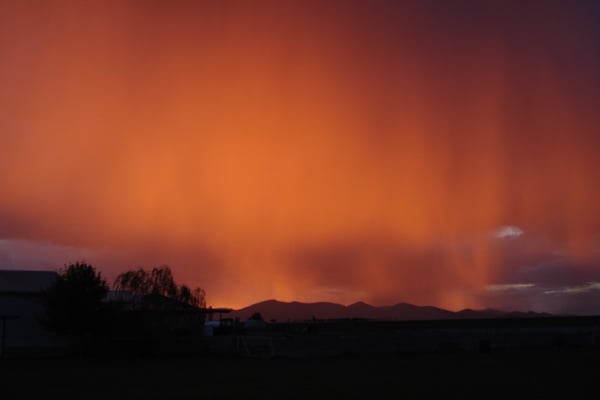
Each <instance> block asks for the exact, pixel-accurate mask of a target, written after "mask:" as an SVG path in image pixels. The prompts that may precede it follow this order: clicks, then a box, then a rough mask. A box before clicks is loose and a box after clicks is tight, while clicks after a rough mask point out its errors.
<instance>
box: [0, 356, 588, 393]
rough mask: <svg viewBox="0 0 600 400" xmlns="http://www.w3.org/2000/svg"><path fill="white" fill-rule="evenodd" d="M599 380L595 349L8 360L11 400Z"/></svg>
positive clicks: (563, 388)
mask: <svg viewBox="0 0 600 400" xmlns="http://www.w3.org/2000/svg"><path fill="white" fill-rule="evenodd" d="M599 380H600V354H598V353H596V352H595V351H594V352H592V351H590V350H589V349H588V350H585V349H568V350H553V351H548V352H512V353H498V352H497V353H493V352H492V353H489V354H481V353H475V352H469V353H457V354H436V353H427V354H395V355H377V356H375V355H364V356H343V357H330V358H310V359H285V358H272V359H256V358H240V357H194V358H192V357H189V358H187V357H178V358H162V359H158V358H147V359H144V358H138V359H131V358H130V359H89V358H88V359H80V358H60V359H50V358H46V359H4V360H0V390H1V391H0V398H2V399H25V398H31V399H40V398H54V399H56V398H59V399H60V398H81V399H115V398H116V399H203V398H210V399H229V398H246V399H248V398H277V399H306V398H319V399H321V398H331V399H348V398H350V399H364V398H373V397H374V396H376V397H378V398H423V397H424V396H428V397H430V396H434V398H435V397H443V398H464V397H478V398H482V399H489V398H498V399H500V398H503V399H504V398H508V397H518V398H520V397H523V396H535V398H540V397H542V396H550V395H552V396H553V397H554V396H555V395H558V396H568V398H576V399H577V398H584V397H589V396H590V395H591V394H593V393H595V391H596V390H597V385H598V381H599Z"/></svg>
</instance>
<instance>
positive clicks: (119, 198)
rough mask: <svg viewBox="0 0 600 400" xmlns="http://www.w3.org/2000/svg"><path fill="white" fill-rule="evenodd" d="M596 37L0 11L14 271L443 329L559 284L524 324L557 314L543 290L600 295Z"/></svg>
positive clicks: (531, 7)
mask: <svg viewBox="0 0 600 400" xmlns="http://www.w3.org/2000/svg"><path fill="white" fill-rule="evenodd" d="M599 15H600V12H599V10H598V7H597V6H594V5H593V4H592V3H589V4H588V3H584V2H581V3H578V6H577V7H574V6H573V7H571V6H569V5H567V4H566V3H561V2H548V3H545V4H544V6H541V5H540V4H539V3H537V2H518V1H514V2H512V1H499V2H497V4H494V2H486V3H485V4H481V3H478V2H472V1H459V2H455V3H454V2H453V4H446V2H442V1H415V2H410V1H406V2H392V1H388V2H386V1H375V2H364V1H362V2H361V1H306V2H298V1H169V2H163V1H98V2H78V1H64V2H52V4H50V3H49V2H36V1H34V2H29V1H18V2H17V1H0V57H1V58H0V88H2V90H1V91H0V155H1V157H0V170H1V171H3V172H2V174H0V239H2V240H4V247H2V246H0V263H1V262H2V261H4V264H6V266H7V267H11V268H25V267H28V265H26V264H27V262H25V261H23V260H25V258H24V256H23V255H22V254H23V252H24V251H25V250H23V249H25V248H26V249H28V250H27V252H35V251H39V252H40V253H39V254H40V257H38V258H37V260H40V261H39V263H38V264H39V266H44V265H49V264H52V265H55V264H56V262H57V261H56V259H58V258H59V256H60V257H63V259H62V260H59V261H58V266H60V265H62V264H63V263H64V262H68V261H70V260H72V259H73V258H74V257H78V256H79V254H80V252H81V251H84V253H85V255H86V258H87V259H88V261H90V262H91V263H93V264H94V265H96V266H97V267H98V268H100V269H101V270H102V271H103V272H104V273H105V275H106V276H107V277H109V278H110V279H113V278H114V276H115V274H116V273H119V272H122V271H124V270H126V269H129V268H133V267H136V266H146V267H152V266H155V265H159V264H165V263H166V264H169V265H170V266H171V267H172V269H173V270H174V273H175V276H176V279H177V280H178V281H180V282H185V283H188V284H190V285H199V286H202V287H204V288H205V289H206V291H207V299H208V303H209V304H213V305H216V306H221V305H227V306H233V307H240V306H244V305H248V304H250V303H253V302H257V301H260V300H264V299H267V298H277V299H280V300H301V301H318V300H326V301H336V302H340V303H344V304H348V303H351V302H354V301H358V300H363V301H367V302H371V303H373V304H392V303H396V302H399V301H407V302H412V303H415V304H420V305H425V304H428V305H437V306H441V307H446V308H449V309H459V308H463V307H473V308H476V307H484V306H490V305H493V306H500V307H501V306H511V307H512V306H515V307H517V306H519V305H518V304H517V305H513V304H509V303H506V302H505V300H506V299H505V298H504V297H502V296H500V297H498V296H496V297H493V296H492V297H490V290H489V289H490V288H495V289H493V290H491V291H492V292H495V291H496V289H497V288H499V287H500V286H494V285H500V284H504V285H509V284H523V282H525V281H523V279H524V275H523V274H524V272H523V271H529V269H531V268H534V267H536V266H540V265H541V266H542V267H540V268H542V269H543V268H545V267H543V266H544V265H547V264H548V263H551V264H552V265H556V264H557V263H559V264H560V265H561V268H562V269H561V271H562V272H560V274H563V275H564V276H565V277H564V278H561V279H564V281H561V280H560V279H558V280H556V279H554V280H552V279H549V278H548V276H549V275H552V278H554V277H555V276H556V272H555V271H554V272H552V271H550V272H548V273H547V274H538V275H536V277H535V278H533V277H531V276H529V275H528V276H529V278H527V279H529V280H527V281H526V282H525V284H530V285H536V287H544V288H545V289H544V290H543V291H542V292H536V294H535V296H533V297H527V299H525V300H524V301H527V304H524V305H523V307H526V308H527V307H534V308H535V307H537V308H540V309H543V308H544V307H546V304H553V307H558V308H560V301H557V300H556V298H551V297H552V296H551V294H548V293H546V294H545V295H544V292H548V291H549V290H546V289H548V288H550V287H552V288H556V287H559V288H560V287H563V286H564V287H567V286H568V285H584V284H586V282H588V281H591V280H594V279H599V280H600V264H599V261H600V213H599V211H598V207H599V204H600V189H599V187H600V186H598V182H600V166H599V165H598V164H599V162H598V156H597V154H596V153H597V152H598V149H599V148H600V147H599V146H600V136H599V134H600V132H599V131H598V130H599V126H600V124H599V122H600V114H598V112H597V106H598V100H600V99H599V96H600V95H599V94H598V93H600V92H599V91H598V89H600V80H599V79H598V73H597V71H598V70H599V67H600V65H599V64H600V50H598V49H599V48H600V31H599V30H598V28H597V26H598V25H597V24H598V22H599V21H598V19H599ZM503 226H513V227H515V228H516V227H518V229H519V230H520V231H522V232H523V233H522V234H519V235H518V236H516V235H515V236H512V237H505V238H498V237H496V236H495V233H497V232H498V231H499V230H500V229H501V228H502V227H503ZM15 243H17V244H15ZM23 243H27V245H26V246H25V247H23V246H24V245H23ZM0 244H1V243H0ZM48 246H54V247H55V248H56V249H59V250H56V251H54V252H53V253H52V257H49V258H48V259H46V260H45V259H44V257H43V255H44V254H48V253H47V252H45V250H43V249H44V248H47V247H48ZM19 249H20V250H19ZM35 249H38V250H35ZM61 249H62V250H61ZM76 249H79V250H76ZM82 249H83V250H82ZM2 252H4V258H2ZM29 259H31V258H29ZM53 263H54V264H53ZM0 267H2V265H0ZM528 268H529V269H528ZM564 271H567V272H564ZM560 274H559V275H560ZM565 274H566V275H565ZM561 276H562V275H561ZM575 277H580V278H581V282H579V281H577V279H575ZM550 280H552V282H553V283H552V285H553V286H549V285H550V283H548V282H549V281H550ZM544 285H546V286H544ZM507 287H508V286H507ZM577 287H579V286H577ZM557 304H558V305H557ZM548 307H550V306H548Z"/></svg>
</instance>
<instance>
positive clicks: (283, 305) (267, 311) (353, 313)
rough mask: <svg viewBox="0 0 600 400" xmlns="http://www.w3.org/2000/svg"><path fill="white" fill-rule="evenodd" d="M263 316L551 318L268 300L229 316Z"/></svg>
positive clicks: (284, 318) (297, 318) (489, 311)
mask: <svg viewBox="0 0 600 400" xmlns="http://www.w3.org/2000/svg"><path fill="white" fill-rule="evenodd" d="M254 313H260V315H262V317H263V318H264V319H265V320H266V321H271V320H276V321H277V322H286V321H306V320H311V319H344V318H361V319H374V320H440V319H482V318H520V317H523V318H525V317H527V318H531V317H538V316H539V317H542V316H549V315H550V314H546V313H535V312H519V311H500V310H494V309H485V310H470V309H465V310H461V311H457V312H454V311H448V310H444V309H442V308H438V307H432V306H415V305H413V304H408V303H398V304H395V305H392V306H381V307H375V306H372V305H370V304H367V303H363V302H358V303H354V304H351V305H349V306H344V305H341V304H336V303H328V302H318V303H300V302H297V301H293V302H282V301H277V300H266V301H262V302H260V303H256V304H253V305H251V306H248V307H245V308H242V309H239V310H234V311H233V312H232V313H231V314H230V316H232V317H234V318H236V317H237V318H239V319H241V320H246V319H248V318H249V317H250V316H251V315H252V314H254Z"/></svg>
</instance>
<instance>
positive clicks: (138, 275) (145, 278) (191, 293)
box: [113, 265, 206, 307]
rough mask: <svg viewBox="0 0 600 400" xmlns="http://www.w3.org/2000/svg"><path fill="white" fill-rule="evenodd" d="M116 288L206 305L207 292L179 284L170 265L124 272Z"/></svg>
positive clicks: (115, 282) (117, 279)
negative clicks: (149, 269)
mask: <svg viewBox="0 0 600 400" xmlns="http://www.w3.org/2000/svg"><path fill="white" fill-rule="evenodd" d="M113 288H114V289H115V290H124V291H128V292H131V293H133V294H134V295H136V296H140V297H146V296H151V295H152V296H157V295H158V296H164V297H168V298H170V299H174V300H177V301H180V302H182V303H184V304H189V305H192V306H195V307H205V305H206V300H205V296H206V294H205V292H204V290H203V289H201V288H196V289H194V290H191V289H190V288H189V287H188V286H186V285H181V286H178V285H177V283H176V282H175V279H174V278H173V273H172V272H171V268H169V266H168V265H161V266H160V267H157V268H153V269H152V270H151V271H149V272H148V271H146V270H144V269H143V268H139V269H137V270H131V271H127V272H124V273H122V274H120V275H119V276H117V278H116V279H115V281H114V283H113Z"/></svg>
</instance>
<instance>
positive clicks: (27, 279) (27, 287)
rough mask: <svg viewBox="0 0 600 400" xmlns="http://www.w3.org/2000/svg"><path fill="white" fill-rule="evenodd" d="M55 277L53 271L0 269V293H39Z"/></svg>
mask: <svg viewBox="0 0 600 400" xmlns="http://www.w3.org/2000/svg"><path fill="white" fill-rule="evenodd" d="M56 278H58V274H57V273H56V272H54V271H19V270H0V293H40V292H41V291H42V290H44V289H47V288H48V287H50V285H52V284H53V283H54V281H56Z"/></svg>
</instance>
